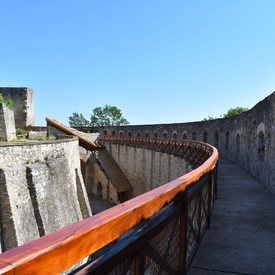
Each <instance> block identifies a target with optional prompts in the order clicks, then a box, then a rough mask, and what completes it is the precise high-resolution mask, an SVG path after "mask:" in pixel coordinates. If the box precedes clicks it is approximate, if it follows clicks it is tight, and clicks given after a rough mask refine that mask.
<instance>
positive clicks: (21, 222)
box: [0, 166, 39, 251]
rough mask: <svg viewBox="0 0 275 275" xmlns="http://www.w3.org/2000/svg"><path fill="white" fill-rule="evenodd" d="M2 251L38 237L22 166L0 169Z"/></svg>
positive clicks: (24, 171) (24, 170)
mask: <svg viewBox="0 0 275 275" xmlns="http://www.w3.org/2000/svg"><path fill="white" fill-rule="evenodd" d="M0 215H1V243H2V250H3V251H5V250H8V249H10V248H12V247H14V246H17V245H22V244H24V243H26V242H28V241H31V240H33V239H36V238H38V237H39V234H38V228H37V225H36V221H35V217H34V212H33V208H32V203H31V198H30V193H29V190H28V184H27V180H26V169H25V167H24V166H17V167H13V168H9V167H5V168H2V169H0Z"/></svg>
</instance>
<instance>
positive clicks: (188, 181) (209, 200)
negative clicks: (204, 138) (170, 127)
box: [0, 140, 218, 274]
mask: <svg viewBox="0 0 275 275" xmlns="http://www.w3.org/2000/svg"><path fill="white" fill-rule="evenodd" d="M126 141H127V142H129V144H128V145H129V146H131V145H130V143H133V140H125V143H126ZM104 142H107V141H106V140H105V141H104ZM110 142H111V141H110ZM173 142H174V141H173ZM186 142H187V143H188V144H189V145H188V146H185V145H186V144H185V145H183V143H184V141H180V142H179V143H177V142H175V144H177V145H179V144H180V143H181V144H182V145H181V146H178V147H177V148H176V151H177V150H178V152H179V151H180V150H183V148H185V149H186V150H187V151H188V150H189V151H188V152H189V156H190V158H191V156H193V157H192V159H193V161H194V163H195V161H198V163H200V164H201V165H200V166H199V167H197V168H196V169H194V170H192V171H191V172H189V173H187V174H185V175H183V176H181V177H179V178H177V179H175V180H173V181H171V182H168V183H167V184H165V185H162V186H160V187H158V188H156V189H154V190H151V191H149V192H147V193H145V194H142V195H140V196H138V197H136V198H133V199H131V200H129V201H127V202H125V203H122V204H120V205H117V206H115V207H113V208H111V209H108V210H106V211H103V212H101V213H99V214H97V215H95V216H92V217H90V218H87V219H85V220H83V221H81V222H78V223H76V224H73V225H71V226H68V227H66V228H63V229H61V230H58V231H56V232H54V233H51V234H49V235H46V236H44V237H42V238H40V239H37V240H34V241H32V242H29V243H27V244H25V245H22V246H20V247H17V248H14V249H11V250H9V251H7V252H4V253H2V254H1V255H0V274H3V273H5V274H59V273H60V272H62V271H64V270H66V269H68V268H69V267H71V266H72V265H74V264H75V263H77V262H79V261H81V260H82V259H84V258H85V257H87V256H89V255H94V254H95V253H97V252H98V251H100V250H101V249H102V248H104V247H106V245H110V244H111V243H113V242H114V241H117V243H116V244H114V245H112V247H111V248H110V249H108V250H107V252H105V253H103V254H102V255H100V257H99V258H97V259H92V260H91V262H90V263H88V264H87V266H86V267H85V268H84V269H82V270H79V271H78V272H79V273H80V274H88V273H92V274H103V273H102V270H105V271H106V272H109V271H111V270H113V269H114V268H117V264H119V265H120V263H121V265H122V266H123V265H124V262H125V261H126V262H127V263H128V262H131V263H130V264H129V270H128V271H129V272H130V273H132V274H142V273H144V272H145V271H148V269H150V268H157V267H156V266H158V265H161V264H162V265H163V270H164V271H165V270H166V271H167V273H169V272H168V271H169V270H170V271H171V270H172V271H173V272H175V273H178V272H180V273H185V272H186V270H187V269H188V266H189V264H190V262H191V260H192V258H193V255H194V253H195V251H196V249H197V247H198V245H199V243H200V240H201V237H202V235H203V233H204V231H205V230H206V228H207V226H208V225H209V223H210V217H211V212H212V206H213V199H214V190H215V186H216V173H217V161H218V152H217V150H216V149H215V148H214V147H212V146H210V145H206V144H203V143H199V142H193V141H186ZM153 143H154V142H151V141H148V144H153ZM168 143H169V142H168ZM121 144H122V143H121ZM159 144H162V145H161V146H165V142H160V143H159V142H157V143H155V145H159ZM155 145H154V146H155ZM166 145H167V144H166ZM140 146H141V145H140ZM159 146H160V145H159ZM169 146H171V143H170V145H169ZM148 148H150V149H152V147H150V146H148ZM156 148H159V147H158V146H156ZM167 148H168V147H167ZM170 148H171V147H170ZM187 148H189V149H187ZM194 148H196V149H194ZM169 150H170V149H169ZM171 150H172V149H171ZM173 150H174V149H173ZM187 151H185V152H186V154H187ZM194 152H196V154H194ZM196 155H197V156H198V155H200V157H196ZM202 156H207V157H202ZM202 159H203V163H201V162H202ZM171 217H176V222H175V226H176V227H177V228H179V230H178V236H179V238H178V241H177V243H176V244H175V245H177V246H178V247H177V248H176V249H175V251H178V252H177V254H178V258H176V257H175V256H173V255H170V256H169V257H175V261H177V264H176V265H175V266H176V267H172V266H171V264H169V263H165V261H164V258H165V257H164V258H163V259H161V258H159V257H157V256H154V255H155V254H154V253H156V252H157V248H156V247H151V246H152V245H151V244H150V240H151V239H152V240H155V242H154V243H158V240H160V239H163V238H165V233H160V232H166V231H163V230H164V229H163V228H166V226H168V224H171V222H170V219H171ZM156 219H157V220H156ZM141 222H143V223H142V224H144V223H145V225H146V226H143V227H142V228H141V229H140V230H138V231H137V232H136V233H135V232H134V233H131V234H130V235H129V236H128V237H123V234H124V233H127V232H129V230H133V228H134V227H135V226H136V225H139V224H140V223H141ZM152 223H153V224H152ZM170 227H171V226H170V225H169V228H170ZM146 230H148V231H146ZM172 233H173V231H172ZM132 234H140V235H134V236H133V235H132ZM159 234H164V235H163V237H159V236H160V235H159ZM129 238H130V240H129ZM142 244H143V245H142ZM148 244H149V246H150V249H149V250H148V249H147V248H148ZM129 248H131V249H130V250H129ZM108 251H109V253H108ZM127 251H128V252H127ZM129 251H132V252H131V253H130V252H129ZM148 251H149V252H148ZM152 251H153V252H154V253H153V252H152ZM110 253H111V254H110ZM148 258H150V261H151V262H153V264H151V265H150V266H149V267H148ZM167 260H168V258H167ZM151 262H150V263H151ZM175 268H176V269H175ZM105 271H104V272H105Z"/></svg>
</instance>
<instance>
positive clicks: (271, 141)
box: [97, 92, 275, 194]
mask: <svg viewBox="0 0 275 275" xmlns="http://www.w3.org/2000/svg"><path fill="white" fill-rule="evenodd" d="M206 108H207V106H206ZM97 130H98V131H99V132H100V133H103V134H107V135H117V136H119V135H125V136H148V137H160V138H163V137H164V138H165V137H167V138H177V139H195V140H200V141H204V142H207V143H209V144H212V145H213V146H215V147H217V149H218V150H219V154H220V156H221V157H223V158H225V159H228V160H230V161H233V162H235V163H237V164H238V165H240V166H241V167H242V168H244V169H245V170H246V171H247V172H249V173H250V174H251V175H252V176H254V177H255V178H257V179H259V180H260V181H261V182H262V183H263V184H264V185H265V186H266V187H267V188H268V189H269V190H270V191H271V192H272V193H273V194H275V181H274V179H275V169H274V167H275V92H274V93H272V94H271V95H269V96H268V97H266V98H265V99H264V100H262V101H261V102H259V103H258V104H256V105H255V106H254V107H253V108H252V109H250V110H249V111H247V112H245V113H242V114H240V115H235V116H232V117H228V118H222V119H215V120H208V121H198V122H190V123H171V124H153V125H128V126H119V127H115V126H110V127H99V128H97ZM146 160H147V161H148V159H147V158H146Z"/></svg>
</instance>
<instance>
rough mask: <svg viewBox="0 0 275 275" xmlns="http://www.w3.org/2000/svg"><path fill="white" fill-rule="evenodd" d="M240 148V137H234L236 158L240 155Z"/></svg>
mask: <svg viewBox="0 0 275 275" xmlns="http://www.w3.org/2000/svg"><path fill="white" fill-rule="evenodd" d="M240 147H241V141H240V135H239V134H237V135H236V154H237V156H239V155H240Z"/></svg>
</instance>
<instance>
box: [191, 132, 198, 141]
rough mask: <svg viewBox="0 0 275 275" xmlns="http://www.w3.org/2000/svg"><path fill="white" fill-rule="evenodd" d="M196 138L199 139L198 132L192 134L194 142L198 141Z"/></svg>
mask: <svg viewBox="0 0 275 275" xmlns="http://www.w3.org/2000/svg"><path fill="white" fill-rule="evenodd" d="M196 138H197V133H196V132H193V133H192V140H196Z"/></svg>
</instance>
